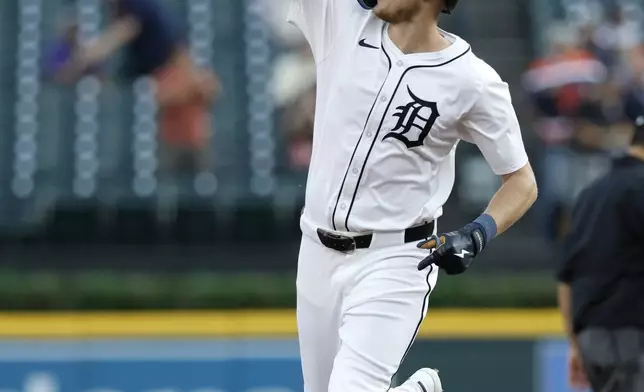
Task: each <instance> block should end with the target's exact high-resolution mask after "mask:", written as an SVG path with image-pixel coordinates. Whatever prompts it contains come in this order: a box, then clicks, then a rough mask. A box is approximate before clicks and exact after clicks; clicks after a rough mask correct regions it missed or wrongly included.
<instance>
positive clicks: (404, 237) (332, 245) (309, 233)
mask: <svg viewBox="0 0 644 392" xmlns="http://www.w3.org/2000/svg"><path fill="white" fill-rule="evenodd" d="M318 222H319V220H317V219H315V218H312V217H311V215H310V214H309V213H308V209H307V208H304V209H303V211H302V215H301V217H300V229H301V230H302V234H303V236H305V237H308V238H309V239H310V240H312V241H313V242H315V243H317V244H318V245H319V246H321V247H324V248H327V249H328V250H330V251H332V252H335V253H337V254H344V255H349V254H353V253H355V252H358V251H368V250H378V249H385V248H392V247H394V248H395V247H399V246H405V245H408V244H416V243H417V242H419V241H422V240H423V239H425V238H428V237H430V236H432V235H433V234H436V233H437V220H435V219H428V220H425V221H421V222H420V223H415V224H410V225H409V226H408V227H406V228H405V229H394V230H386V231H385V230H382V231H381V230H363V231H360V232H348V231H341V230H335V229H333V227H332V226H333V225H331V227H330V225H328V224H321V223H318Z"/></svg>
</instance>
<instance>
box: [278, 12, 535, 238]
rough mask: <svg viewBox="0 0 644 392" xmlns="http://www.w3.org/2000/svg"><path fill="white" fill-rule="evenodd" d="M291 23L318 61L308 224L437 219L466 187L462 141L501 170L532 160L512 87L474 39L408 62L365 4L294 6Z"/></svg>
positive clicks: (366, 225)
mask: <svg viewBox="0 0 644 392" xmlns="http://www.w3.org/2000/svg"><path fill="white" fill-rule="evenodd" d="M289 20H290V21H291V22H292V23H294V24H295V25H296V26H298V27H299V28H300V29H301V30H302V32H303V33H304V35H305V36H306V38H307V40H308V41H309V43H310V45H311V48H312V50H313V53H314V55H315V60H316V63H317V72H318V73H317V85H318V91H317V109H316V117H315V131H314V140H313V155H312V159H311V166H310V170H309V177H308V183H307V192H306V202H305V204H306V207H305V210H304V216H305V218H307V219H308V220H309V221H311V222H313V223H314V224H315V225H318V226H319V227H321V228H325V229H330V230H336V231H340V232H363V231H375V232H379V231H385V232H388V231H399V230H404V229H406V228H408V227H411V226H414V225H416V224H419V223H422V222H426V221H431V220H433V219H436V218H438V217H439V216H440V215H441V214H442V206H443V204H444V203H445V202H446V200H447V198H448V197H449V195H450V193H451V191H452V188H453V186H454V177H455V169H454V156H455V150H456V146H457V144H458V142H459V140H465V141H468V142H472V143H475V144H476V145H477V146H478V147H479V149H480V150H481V152H482V153H483V155H484V157H485V159H486V160H487V162H488V163H489V165H490V166H491V168H492V170H493V171H494V172H495V173H496V174H498V175H503V174H508V173H511V172H514V171H516V170H518V169H520V168H522V167H523V166H525V165H526V163H527V162H528V158H527V155H526V152H525V149H524V146H523V141H522V137H521V131H520V128H519V123H518V121H517V117H516V114H515V111H514V108H513V106H512V102H511V99H510V93H509V89H508V86H507V84H506V83H504V82H503V81H502V80H501V78H500V77H499V75H498V74H497V73H496V72H495V71H494V70H493V69H492V68H491V67H490V66H489V65H488V64H486V63H485V62H484V61H482V60H481V59H479V58H478V57H476V56H475V55H474V54H473V53H472V51H471V49H470V46H469V44H468V43H467V42H465V41H464V40H463V39H461V38H459V37H458V36H456V35H453V34H449V33H447V32H443V34H444V36H445V37H446V38H447V39H448V40H449V41H450V42H451V45H450V46H449V47H448V48H447V49H444V50H442V51H440V52H433V53H417V54H404V53H402V52H401V51H400V50H399V49H398V47H397V46H396V45H395V44H394V43H393V42H392V41H391V39H390V38H389V35H388V32H387V30H388V29H387V27H388V25H387V24H386V23H385V22H383V21H382V20H380V19H378V18H377V17H375V15H374V14H373V13H372V12H370V11H366V10H364V9H363V8H362V7H360V6H359V5H358V3H357V1H355V0H293V4H292V7H291V10H290V15H289Z"/></svg>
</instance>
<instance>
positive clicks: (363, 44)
mask: <svg viewBox="0 0 644 392" xmlns="http://www.w3.org/2000/svg"><path fill="white" fill-rule="evenodd" d="M366 40H367V39H366V38H363V39H361V40H360V42H358V45H360V46H362V47H363V48H369V49H378V47H377V46H373V45H369V44H368V43H366V42H365V41H366Z"/></svg>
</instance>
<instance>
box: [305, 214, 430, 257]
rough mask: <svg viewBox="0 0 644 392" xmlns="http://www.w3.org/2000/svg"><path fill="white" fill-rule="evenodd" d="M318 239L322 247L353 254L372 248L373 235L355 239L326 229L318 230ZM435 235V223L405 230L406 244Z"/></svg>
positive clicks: (364, 235)
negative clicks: (358, 250)
mask: <svg viewBox="0 0 644 392" xmlns="http://www.w3.org/2000/svg"><path fill="white" fill-rule="evenodd" d="M317 232H318V237H319V238H320V242H321V243H322V245H324V246H326V247H327V248H329V249H333V250H337V251H338V252H343V253H346V252H353V251H354V250H356V249H367V248H369V247H370V246H371V240H372V239H373V234H363V235H358V236H355V237H350V236H346V235H341V234H337V233H334V232H331V231H327V230H324V229H318V230H317ZM432 234H434V222H433V221H432V222H430V223H426V224H424V225H420V226H415V227H410V228H409V229H407V230H405V243H408V242H414V241H420V240H422V239H425V238H428V237H431V235H432Z"/></svg>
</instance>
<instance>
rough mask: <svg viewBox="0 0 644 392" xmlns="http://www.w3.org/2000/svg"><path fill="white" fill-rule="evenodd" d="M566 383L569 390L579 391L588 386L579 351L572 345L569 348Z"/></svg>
mask: <svg viewBox="0 0 644 392" xmlns="http://www.w3.org/2000/svg"><path fill="white" fill-rule="evenodd" d="M568 383H569V384H570V387H571V388H573V389H580V390H581V389H586V388H588V387H589V386H590V384H589V383H588V378H587V377H586V371H585V370H584V364H583V363H582V360H581V355H580V354H579V349H578V348H577V346H576V345H574V344H572V345H571V346H570V351H569V353H568Z"/></svg>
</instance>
